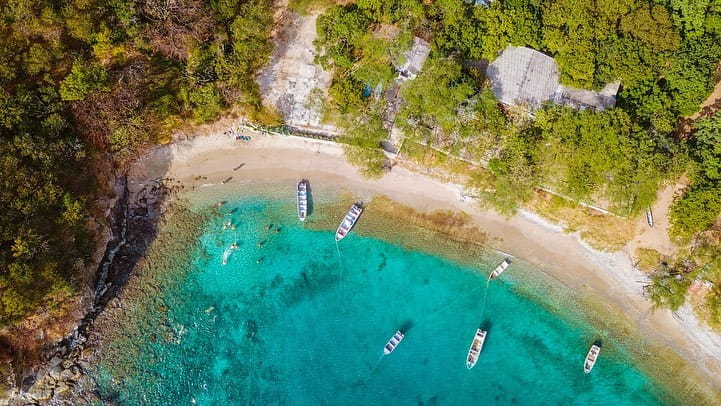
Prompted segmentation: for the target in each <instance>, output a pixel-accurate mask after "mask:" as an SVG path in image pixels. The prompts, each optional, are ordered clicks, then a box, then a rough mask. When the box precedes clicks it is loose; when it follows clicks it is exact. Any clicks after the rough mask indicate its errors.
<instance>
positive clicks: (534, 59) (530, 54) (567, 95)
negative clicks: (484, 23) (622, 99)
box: [486, 46, 620, 111]
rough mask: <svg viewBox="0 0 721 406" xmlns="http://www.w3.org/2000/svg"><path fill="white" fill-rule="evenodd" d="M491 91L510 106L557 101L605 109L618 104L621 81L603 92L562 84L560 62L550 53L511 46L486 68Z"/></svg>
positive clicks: (533, 105)
mask: <svg viewBox="0 0 721 406" xmlns="http://www.w3.org/2000/svg"><path fill="white" fill-rule="evenodd" d="M486 75H487V76H488V78H489V79H490V80H491V82H492V85H491V90H492V91H493V93H494V94H495V95H496V97H497V98H498V100H500V101H501V102H502V103H505V104H508V105H519V104H525V105H528V107H529V108H530V109H531V110H532V111H533V110H536V109H538V108H539V107H541V104H542V103H543V102H545V101H549V100H553V101H554V102H555V103H557V104H564V105H568V106H571V107H573V108H578V109H585V108H594V109H597V110H603V109H607V108H610V107H613V106H614V105H615V104H616V93H617V92H618V88H619V86H620V84H619V83H618V82H614V83H609V84H608V85H606V87H605V88H604V89H603V90H601V91H600V92H595V91H593V90H584V89H576V88H573V87H566V86H562V85H561V84H560V83H559V74H558V65H557V64H556V61H555V60H554V59H553V58H551V57H550V56H548V55H545V54H542V53H541V52H538V51H536V50H534V49H531V48H524V47H515V46H508V47H507V48H506V49H505V50H503V52H501V55H500V56H499V57H498V58H496V60H495V61H493V62H492V63H491V64H490V65H489V66H488V70H487V71H486Z"/></svg>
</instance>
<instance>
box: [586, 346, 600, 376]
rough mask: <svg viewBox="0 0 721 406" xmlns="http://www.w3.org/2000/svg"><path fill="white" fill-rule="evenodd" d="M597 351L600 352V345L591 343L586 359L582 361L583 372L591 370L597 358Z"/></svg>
mask: <svg viewBox="0 0 721 406" xmlns="http://www.w3.org/2000/svg"><path fill="white" fill-rule="evenodd" d="M599 352H601V347H599V346H597V345H596V344H593V345H592V346H591V349H589V350H588V355H586V361H585V362H584V363H583V372H585V373H589V372H591V370H592V369H593V366H594V365H596V360H597V359H598V353H599Z"/></svg>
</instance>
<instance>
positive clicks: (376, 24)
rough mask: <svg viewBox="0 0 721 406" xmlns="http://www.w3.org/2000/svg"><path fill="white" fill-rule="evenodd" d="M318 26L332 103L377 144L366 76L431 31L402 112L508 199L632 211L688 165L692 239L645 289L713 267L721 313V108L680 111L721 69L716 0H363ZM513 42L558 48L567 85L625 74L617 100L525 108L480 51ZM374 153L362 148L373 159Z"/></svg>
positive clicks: (381, 76) (679, 296) (665, 289)
mask: <svg viewBox="0 0 721 406" xmlns="http://www.w3.org/2000/svg"><path fill="white" fill-rule="evenodd" d="M317 28H318V39H317V41H316V46H317V48H318V49H319V50H320V51H321V56H320V57H319V58H318V61H319V62H320V63H321V64H322V65H323V66H324V67H326V68H328V69H332V70H333V82H332V85H331V89H330V92H329V93H330V97H331V109H332V111H331V112H330V113H329V114H328V116H329V117H335V121H336V122H339V123H343V125H344V126H345V127H347V128H348V133H349V134H350V138H351V139H350V140H349V142H350V143H353V142H354V139H353V134H361V135H362V139H361V141H359V142H358V144H359V145H366V146H371V147H373V148H377V147H378V145H379V143H380V141H381V140H382V139H383V138H385V137H387V132H384V131H381V129H379V128H378V125H376V126H374V128H375V130H373V131H368V126H369V125H371V124H372V123H374V122H375V123H377V122H379V115H382V114H383V113H382V112H383V109H382V107H379V105H382V103H383V101H382V100H380V101H379V100H377V98H374V97H364V90H365V93H366V94H367V93H368V92H367V89H369V88H374V87H377V86H378V84H379V83H380V85H381V86H382V87H385V88H390V87H392V86H393V80H394V76H395V74H394V72H393V67H394V66H399V65H400V64H401V63H402V62H403V53H402V50H405V49H408V47H409V46H410V40H411V38H412V37H413V36H418V37H421V38H423V39H425V40H426V41H428V42H429V43H430V44H431V46H432V51H431V55H430V58H429V59H428V60H427V61H426V64H425V66H424V69H423V71H422V72H421V73H420V75H419V76H418V78H416V79H414V80H411V81H406V82H403V83H401V88H400V96H401V99H402V100H403V104H402V107H401V110H400V112H399V114H398V115H397V116H396V118H395V120H396V121H395V125H396V126H397V127H399V128H400V129H402V130H403V132H404V134H405V137H406V139H407V140H408V139H410V140H413V141H416V142H420V143H422V144H425V145H430V146H433V147H435V148H437V149H441V150H443V151H446V152H448V153H451V154H453V155H456V156H460V157H463V158H466V159H471V160H474V161H477V162H484V163H485V164H484V166H485V168H484V169H482V170H480V171H479V172H478V173H474V174H471V177H472V179H473V181H472V184H471V186H475V187H476V189H477V190H478V193H479V194H480V195H482V196H483V197H484V198H485V200H486V201H487V202H489V203H490V204H492V205H493V206H494V207H495V208H496V209H498V210H500V211H502V212H505V213H512V212H513V211H514V210H515V209H516V208H517V207H519V206H520V205H523V204H524V203H525V202H527V201H528V200H529V199H531V198H532V196H533V190H534V188H535V187H537V186H549V187H552V188H553V189H555V190H557V191H559V192H561V193H563V194H565V195H568V196H571V197H573V198H576V199H580V200H586V201H597V202H602V203H603V204H604V205H606V206H608V207H609V208H611V210H613V211H615V212H616V213H618V214H620V215H623V216H635V215H638V214H639V213H641V212H643V211H644V210H645V209H646V208H647V207H649V205H650V204H651V203H652V202H653V201H654V199H655V196H656V192H657V191H658V189H659V188H660V186H661V185H662V183H663V181H664V180H665V179H672V178H676V177H679V176H680V175H681V174H683V173H687V174H689V175H690V178H691V185H690V187H689V188H688V189H687V190H686V191H685V193H684V194H683V196H681V198H679V199H677V200H676V201H675V203H674V206H673V209H672V215H671V218H672V222H673V229H672V234H673V237H674V238H676V239H677V240H679V241H681V243H682V244H687V245H688V242H689V241H691V240H693V243H692V244H691V245H689V246H688V249H687V250H684V253H682V254H680V255H679V257H678V258H676V259H673V260H669V261H664V263H663V264H659V266H658V267H657V272H655V274H654V275H655V276H654V283H653V284H652V285H651V286H650V287H649V293H650V296H651V298H652V299H653V300H654V302H655V303H657V304H659V305H669V306H671V307H672V308H678V306H679V305H680V304H682V303H683V301H684V297H685V294H686V292H687V290H688V287H689V286H690V285H691V283H692V281H693V280H694V278H696V277H701V278H702V279H707V280H711V281H713V282H715V286H716V290H715V291H714V292H712V293H711V295H710V296H709V298H708V299H709V300H708V304H709V305H710V306H711V307H712V308H713V309H714V311H713V313H714V314H715V315H716V316H715V317H716V321H717V322H721V319H719V318H718V316H719V314H720V313H721V307H719V302H721V292H720V291H719V288H718V286H720V285H721V267H720V266H721V264H719V263H718V261H710V260H705V259H704V258H706V259H708V258H712V257H713V255H710V254H709V252H711V251H714V250H715V252H717V253H718V252H719V251H721V248H719V238H718V235H716V234H713V230H709V229H710V228H713V226H714V224H715V222H716V220H717V218H718V216H719V213H721V193H720V192H721V175H719V174H720V173H721V166H719V162H721V142H720V141H721V138H720V136H719V134H721V117H720V116H719V115H718V114H717V115H716V116H713V117H707V118H703V119H700V120H698V121H696V122H695V123H694V124H693V126H692V127H693V128H692V130H691V132H690V134H689V133H688V131H681V126H680V123H681V121H682V120H683V119H684V118H685V117H686V116H689V115H691V114H693V113H695V112H697V111H698V110H699V106H700V104H701V103H702V102H703V101H704V100H705V99H706V98H707V97H708V95H709V94H710V92H711V90H712V88H713V86H714V84H715V82H716V80H715V77H714V76H715V74H716V68H717V65H718V61H719V60H720V59H721V1H718V0H700V1H695V0H549V1H538V0H497V1H493V2H491V3H490V5H488V6H483V5H474V4H471V3H467V2H464V1H462V0H438V1H434V2H424V1H420V0H358V1H356V2H354V3H352V4H347V5H337V6H334V7H330V8H328V9H327V10H326V11H325V13H324V15H322V16H321V17H320V18H319V20H318V26H317ZM508 44H512V45H517V46H527V47H531V48H534V49H536V50H539V51H542V52H545V53H546V54H548V55H551V56H553V57H554V58H555V59H556V61H557V63H558V65H559V70H560V74H561V82H562V83H563V84H564V85H571V86H576V87H581V88H589V89H599V88H601V87H603V85H604V84H606V83H608V82H611V81H615V80H619V81H620V82H621V84H622V88H621V91H620V92H619V94H618V102H617V107H616V108H615V109H611V110H608V111H603V112H595V111H588V110H586V111H575V110H572V109H570V108H565V107H556V106H552V105H550V104H549V105H548V106H546V107H545V108H543V109H542V110H540V111H538V112H536V114H535V115H536V118H535V119H534V120H530V119H529V118H528V117H527V115H526V114H525V113H523V112H522V111H519V109H516V108H504V109H503V110H504V111H503V112H501V110H500V109H499V106H498V105H497V102H496V101H495V98H494V97H493V95H492V94H491V93H490V91H489V90H488V89H489V88H488V81H487V80H486V78H485V77H484V74H483V69H482V68H478V65H479V64H478V63H477V62H478V61H482V60H486V61H492V60H493V59H495V58H496V57H497V56H498V54H499V52H500V51H501V50H503V49H504V48H505V47H506V46H507V45H508ZM360 128H363V129H364V130H363V131H358V129H360ZM371 155H372V154H371V153H370V152H367V151H366V152H359V150H357V149H355V150H353V153H352V156H353V157H354V158H358V157H361V159H356V161H357V162H361V163H364V164H367V165H376V166H377V165H378V163H379V159H368V157H369V156H371ZM366 171H367V172H370V173H376V174H377V173H379V170H378V169H375V170H374V169H372V168H366ZM706 230H709V231H706ZM709 233H711V234H713V235H711V234H709ZM669 262H671V263H673V264H669ZM679 300H680V302H679ZM714 303H715V305H714ZM714 306H715V307H714Z"/></svg>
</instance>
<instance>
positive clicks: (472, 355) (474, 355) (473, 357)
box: [466, 328, 486, 369]
mask: <svg viewBox="0 0 721 406" xmlns="http://www.w3.org/2000/svg"><path fill="white" fill-rule="evenodd" d="M484 341H486V331H485V330H482V329H480V328H479V329H478V330H476V335H475V336H474V337H473V341H472V342H471V348H469V349H468V357H467V358H466V367H467V368H468V369H471V368H473V367H474V366H475V365H476V362H477V361H478V356H479V355H481V349H483V342H484Z"/></svg>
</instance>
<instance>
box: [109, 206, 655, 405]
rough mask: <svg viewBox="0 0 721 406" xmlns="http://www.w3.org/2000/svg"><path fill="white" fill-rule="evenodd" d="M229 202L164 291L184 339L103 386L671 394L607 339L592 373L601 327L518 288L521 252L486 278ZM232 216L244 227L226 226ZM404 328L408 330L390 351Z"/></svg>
mask: <svg viewBox="0 0 721 406" xmlns="http://www.w3.org/2000/svg"><path fill="white" fill-rule="evenodd" d="M371 209H372V208H371ZM229 210H233V211H234V212H233V214H232V215H228V214H227V211H229ZM224 213H225V214H220V215H218V216H216V217H215V218H213V219H212V220H211V221H209V222H208V223H207V224H206V226H205V228H204V230H203V234H202V237H201V241H200V244H199V246H200V248H199V249H198V251H197V252H194V253H193V258H194V259H193V261H192V263H191V264H189V266H190V267H192V269H191V270H190V272H188V273H187V277H185V278H182V279H179V280H178V281H177V283H178V284H179V286H178V289H179V290H175V293H173V295H172V297H167V298H165V301H166V303H167V304H168V309H167V318H166V320H163V321H162V322H163V323H165V324H167V325H168V326H169V328H170V329H171V330H172V331H173V334H172V337H170V338H168V339H165V340H162V339H161V340H158V339H151V338H150V337H147V339H146V340H145V341H143V342H142V343H134V345H135V347H134V348H136V349H139V350H138V351H141V352H143V353H144V354H143V356H142V357H139V356H131V355H128V357H127V359H125V360H123V362H126V363H127V362H130V363H132V362H133V360H138V361H137V362H136V364H135V365H133V371H134V372H133V373H132V374H131V375H129V376H122V377H119V376H113V372H112V371H113V369H112V365H111V363H110V362H109V361H108V360H104V361H103V362H101V364H100V365H99V367H98V369H97V370H96V378H97V381H98V383H99V384H100V387H101V394H102V395H103V396H104V397H105V398H107V399H111V400H114V401H116V402H117V403H119V404H153V405H156V404H157V405H161V404H162V405H182V404H200V405H226V404H300V405H318V404H321V405H322V404H332V405H368V404H400V405H408V404H419V405H420V404H422V405H429V404H469V403H470V404H482V403H488V402H490V403H492V404H519V405H528V404H615V405H622V404H623V405H625V404H628V405H643V404H659V403H664V401H663V399H664V398H665V395H664V392H663V390H662V389H661V388H660V386H659V385H658V384H656V383H654V382H653V381H652V380H651V379H650V378H648V377H647V376H646V375H644V374H643V373H642V372H641V371H639V370H637V369H634V368H633V366H632V363H631V362H630V360H629V358H628V356H627V355H626V354H625V351H624V349H623V348H622V346H621V345H619V344H618V343H606V342H604V347H603V350H602V353H601V357H600V359H599V361H598V363H597V364H596V367H595V369H594V370H593V372H592V373H591V374H590V375H585V374H584V373H583V368H582V365H583V359H584V356H585V354H586V351H587V350H588V347H589V346H590V344H591V343H592V342H593V341H594V340H595V339H597V338H598V337H596V336H595V335H594V330H593V328H592V327H591V326H589V325H588V324H585V323H584V322H583V317H582V316H580V315H579V314H576V313H573V314H571V313H570V312H574V310H573V309H568V312H569V314H564V315H559V314H553V313H551V312H549V311H548V310H546V309H547V308H553V306H551V307H548V306H543V305H540V304H539V303H536V302H533V301H532V300H530V299H528V298H527V295H524V294H520V291H519V289H518V287H519V286H518V285H517V283H519V282H518V281H517V279H515V278H514V272H515V273H521V271H520V269H519V268H518V267H519V265H517V264H514V265H512V266H511V267H510V268H509V270H508V271H507V272H506V273H505V274H504V275H503V276H502V277H501V278H500V279H499V280H496V281H493V282H492V283H491V284H490V286H489V289H488V290H487V291H486V286H487V285H486V275H487V273H488V272H489V271H490V269H471V268H469V267H466V266H461V265H459V264H456V263H453V262H449V261H447V260H444V259H441V258H438V257H435V256H431V255H427V254H424V253H421V252H413V251H407V250H404V249H403V248H401V247H399V246H396V245H392V244H388V243H386V242H383V241H380V240H376V239H371V238H365V237H361V236H359V235H358V234H357V233H351V235H350V236H349V237H347V238H346V239H344V240H343V241H341V242H340V244H339V245H338V246H336V244H335V242H334V239H333V231H312V230H309V229H306V228H304V227H303V225H302V224H301V223H299V222H298V221H297V219H296V218H295V216H294V212H293V209H292V207H291V206H288V205H287V204H285V203H280V202H276V201H271V200H263V199H245V200H240V201H237V202H234V203H232V204H227V205H226V206H224ZM286 213H287V214H286ZM269 218H272V220H269ZM228 221H231V222H232V224H233V227H234V229H231V228H230V227H228V228H226V229H225V230H224V229H223V225H224V224H226V223H227V222H228ZM271 221H272V223H273V224H272V226H271V224H270V223H271ZM361 221H363V219H362V218H361ZM269 227H270V228H269ZM233 243H237V249H235V250H233V249H230V248H229V247H230V246H231V245H232V244H233ZM226 252H228V253H229V255H228V256H227V264H225V265H223V257H224V253H226ZM496 261H497V257H494V258H492V262H493V263H495V262H496ZM489 262H491V260H489ZM177 292H180V294H178V293H177ZM537 293H539V292H537ZM486 294H487V298H486V300H485V306H484V296H486ZM533 296H534V297H543V294H542V292H540V294H536V295H533ZM549 300H550V299H549ZM481 324H482V325H483V326H484V328H485V329H486V330H488V337H487V339H486V343H485V346H484V348H483V351H482V353H481V356H480V359H479V361H478V364H477V365H476V367H475V368H474V369H472V370H468V369H467V368H466V366H465V356H466V353H467V351H468V347H469V345H470V342H471V339H472V338H473V335H474V333H475V330H476V328H477V327H478V326H479V325H481ZM401 327H403V328H405V329H406V338H405V340H404V341H403V342H402V343H401V344H400V345H399V346H398V348H397V349H396V351H395V352H393V353H392V354H390V355H388V356H385V357H383V356H382V350H383V346H384V344H385V343H386V341H387V340H388V339H389V338H390V337H391V336H392V335H393V333H394V332H395V331H396V330H397V329H399V328H401ZM135 334H137V335H139V336H143V332H135ZM148 334H150V333H148ZM141 359H142V361H139V360H141ZM148 359H152V360H153V361H152V362H148V361H147V360H148Z"/></svg>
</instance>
